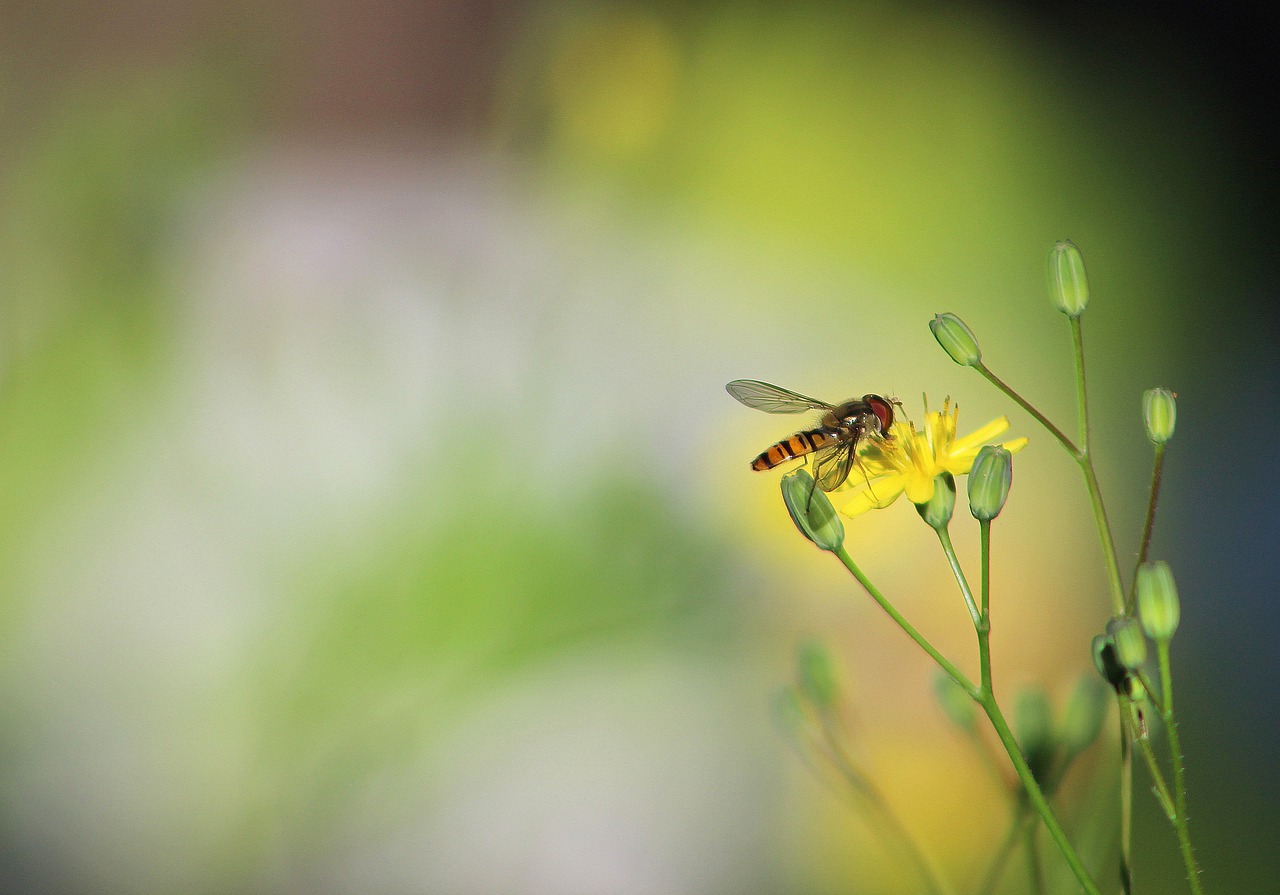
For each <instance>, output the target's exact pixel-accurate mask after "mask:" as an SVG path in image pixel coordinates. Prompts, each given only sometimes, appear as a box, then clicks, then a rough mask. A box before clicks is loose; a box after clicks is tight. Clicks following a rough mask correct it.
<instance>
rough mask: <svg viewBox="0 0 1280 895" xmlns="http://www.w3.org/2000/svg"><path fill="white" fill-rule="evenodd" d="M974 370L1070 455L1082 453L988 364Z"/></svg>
mask: <svg viewBox="0 0 1280 895" xmlns="http://www.w3.org/2000/svg"><path fill="white" fill-rule="evenodd" d="M974 369H975V370H977V371H978V372H979V373H981V374H982V375H983V376H984V377H985V378H986V380H987V381H988V382H990V383H991V384H992V385H994V386H995V387H996V388H998V389H1000V391H1002V392H1004V393H1005V395H1007V396H1008V397H1009V398H1010V399H1012V400H1013V403H1015V404H1017V405H1018V406H1019V407H1021V408H1022V409H1023V410H1025V411H1026V412H1027V413H1029V414H1031V415H1032V416H1033V417H1035V419H1036V422H1038V423H1039V424H1040V425H1042V426H1044V427H1045V428H1046V429H1047V430H1048V431H1049V434H1050V435H1052V436H1053V437H1054V438H1056V439H1058V442H1059V443H1060V444H1061V445H1062V446H1063V447H1064V448H1066V449H1067V453H1068V454H1070V455H1071V456H1073V457H1074V456H1077V455H1078V454H1079V453H1080V449H1079V448H1077V447H1076V446H1075V443H1074V442H1073V441H1072V440H1071V439H1070V438H1068V437H1067V436H1066V435H1063V434H1062V430H1061V429H1059V428H1058V427H1057V426H1055V425H1054V424H1053V423H1051V422H1050V421H1049V418H1048V417H1047V416H1045V415H1044V414H1043V413H1041V412H1040V411H1039V410H1037V409H1036V408H1035V407H1034V406H1032V404H1031V402H1029V401H1028V400H1027V399H1026V398H1024V397H1022V395H1020V394H1018V393H1017V392H1015V391H1014V390H1013V389H1012V388H1010V387H1009V386H1008V385H1007V384H1006V383H1005V382H1004V380H1002V379H1001V378H1000V377H999V376H997V375H996V374H995V373H992V372H991V371H990V370H989V369H987V365H986V364H984V363H983V362H982V361H978V363H976V364H974Z"/></svg>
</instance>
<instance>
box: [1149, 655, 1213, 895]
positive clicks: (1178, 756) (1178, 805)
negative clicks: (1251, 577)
mask: <svg viewBox="0 0 1280 895" xmlns="http://www.w3.org/2000/svg"><path fill="white" fill-rule="evenodd" d="M1156 651H1157V653H1158V654H1159V657H1160V679H1161V681H1162V682H1163V683H1164V712H1163V718H1164V729H1165V732H1166V733H1167V734H1168V737H1169V756H1170V758H1171V760H1172V763H1173V793H1174V809H1175V810H1176V812H1177V818H1176V819H1175V820H1174V822H1173V825H1174V829H1175V830H1177V833H1178V848H1179V849H1180V850H1181V851H1182V862H1183V864H1185V865H1186V868H1187V882H1188V883H1189V884H1190V885H1191V891H1192V892H1194V893H1195V895H1203V891H1204V890H1203V889H1202V888H1201V887H1200V867H1199V865H1198V864H1197V862H1196V856H1195V852H1194V851H1193V850H1192V848H1191V828H1190V826H1189V823H1188V818H1187V783H1186V779H1185V771H1184V768H1183V765H1182V743H1181V737H1179V736H1178V722H1177V719H1176V718H1174V715H1173V674H1172V671H1171V668H1170V665H1169V641H1168V640H1160V641H1157V642H1156Z"/></svg>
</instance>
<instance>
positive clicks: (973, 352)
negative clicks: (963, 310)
mask: <svg viewBox="0 0 1280 895" xmlns="http://www.w3.org/2000/svg"><path fill="white" fill-rule="evenodd" d="M929 329H930V330H932V331H933V337H934V338H935V339H937V340H938V344H939V345H941V346H942V350H943V351H945V352H947V354H949V355H950V356H951V359H952V360H953V361H955V362H956V363H958V364H959V365H960V366H962V367H975V366H977V365H978V363H979V362H980V361H981V360H982V349H981V348H979V347H978V338H977V336H975V335H974V334H973V330H971V329H969V327H967V326H965V323H964V321H963V320H961V319H960V318H959V317H957V316H956V315H955V314H938V315H936V316H935V317H934V318H933V319H932V320H930V321H929Z"/></svg>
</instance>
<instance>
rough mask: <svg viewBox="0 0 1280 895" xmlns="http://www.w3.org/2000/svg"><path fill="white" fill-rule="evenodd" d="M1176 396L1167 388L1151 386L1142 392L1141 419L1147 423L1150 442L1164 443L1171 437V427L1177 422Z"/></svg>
mask: <svg viewBox="0 0 1280 895" xmlns="http://www.w3.org/2000/svg"><path fill="white" fill-rule="evenodd" d="M1177 397H1178V396H1177V395H1175V394H1174V393H1173V392H1171V391H1169V390H1168V389H1167V388H1153V389H1148V390H1147V391H1145V392H1143V393H1142V420H1143V422H1145V423H1146V424H1147V437H1148V438H1150V439H1151V443H1152V444H1164V443H1166V442H1167V441H1168V440H1169V439H1171V438H1173V429H1174V426H1175V424H1176V423H1177V422H1178V402H1177V401H1176V400H1175V399H1176V398H1177Z"/></svg>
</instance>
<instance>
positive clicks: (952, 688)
mask: <svg viewBox="0 0 1280 895" xmlns="http://www.w3.org/2000/svg"><path fill="white" fill-rule="evenodd" d="M933 692H934V693H935V694H936V695H937V697H938V704H939V705H940V706H942V711H943V713H944V714H945V715H946V716H947V717H948V718H950V719H951V723H952V724H954V725H955V726H956V727H959V728H960V729H961V730H972V729H973V724H974V721H975V720H976V719H977V717H978V713H977V710H976V709H975V708H974V706H973V698H972V697H971V696H970V695H969V694H968V693H966V692H965V691H964V688H963V687H961V686H960V685H959V684H957V683H956V682H955V681H954V680H952V679H951V675H949V674H947V673H946V672H945V671H939V672H938V673H937V674H936V675H934V678H933Z"/></svg>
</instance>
